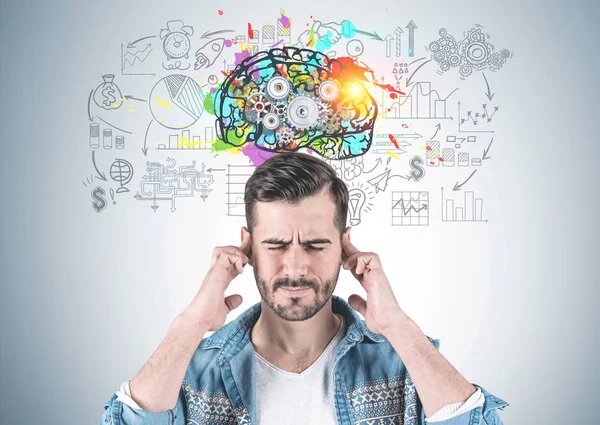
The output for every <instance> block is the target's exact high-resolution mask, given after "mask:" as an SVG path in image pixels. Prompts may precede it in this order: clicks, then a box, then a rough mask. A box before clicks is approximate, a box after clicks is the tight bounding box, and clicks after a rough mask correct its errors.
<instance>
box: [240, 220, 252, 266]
mask: <svg viewBox="0 0 600 425" xmlns="http://www.w3.org/2000/svg"><path fill="white" fill-rule="evenodd" d="M240 236H241V246H244V245H246V246H247V247H248V248H247V252H246V255H247V256H248V260H249V263H248V264H250V265H251V266H252V267H254V258H253V257H252V234H251V233H250V231H249V230H248V228H246V227H245V226H242V229H241V233H240Z"/></svg>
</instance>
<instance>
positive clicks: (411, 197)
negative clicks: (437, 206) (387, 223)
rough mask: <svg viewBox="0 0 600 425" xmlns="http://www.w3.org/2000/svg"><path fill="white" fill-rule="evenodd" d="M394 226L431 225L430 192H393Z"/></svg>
mask: <svg viewBox="0 0 600 425" xmlns="http://www.w3.org/2000/svg"><path fill="white" fill-rule="evenodd" d="M392 226H429V192H406V191H402V192H392Z"/></svg>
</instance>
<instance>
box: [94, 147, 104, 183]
mask: <svg viewBox="0 0 600 425" xmlns="http://www.w3.org/2000/svg"><path fill="white" fill-rule="evenodd" d="M92 164H94V170H96V173H97V174H96V178H97V179H100V180H103V181H106V174H104V173H103V172H101V171H100V170H99V169H98V165H96V151H92Z"/></svg>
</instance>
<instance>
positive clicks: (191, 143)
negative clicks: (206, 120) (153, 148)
mask: <svg viewBox="0 0 600 425" xmlns="http://www.w3.org/2000/svg"><path fill="white" fill-rule="evenodd" d="M213 141H214V128H213V127H205V128H204V140H201V138H200V136H191V138H190V130H183V131H181V133H180V134H170V135H169V140H168V142H167V143H165V144H159V145H158V147H157V149H158V150H185V149H192V150H201V151H207V150H211V149H212V147H213V146H212V143H213Z"/></svg>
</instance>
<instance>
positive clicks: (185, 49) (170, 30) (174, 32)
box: [160, 21, 194, 69]
mask: <svg viewBox="0 0 600 425" xmlns="http://www.w3.org/2000/svg"><path fill="white" fill-rule="evenodd" d="M192 34H194V29H193V28H192V27H190V26H188V25H184V24H183V21H169V22H167V28H166V29H162V30H161V31H160V39H161V40H162V41H163V51H164V52H165V55H167V63H166V64H165V63H163V67H164V68H165V69H187V68H189V67H190V64H189V63H188V64H187V67H185V68H182V66H185V65H186V64H184V63H183V62H182V61H181V60H179V59H181V58H184V59H187V58H188V53H189V52H190V47H191V43H190V38H189V36H190V35H192ZM171 60H173V61H172V62H171Z"/></svg>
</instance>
